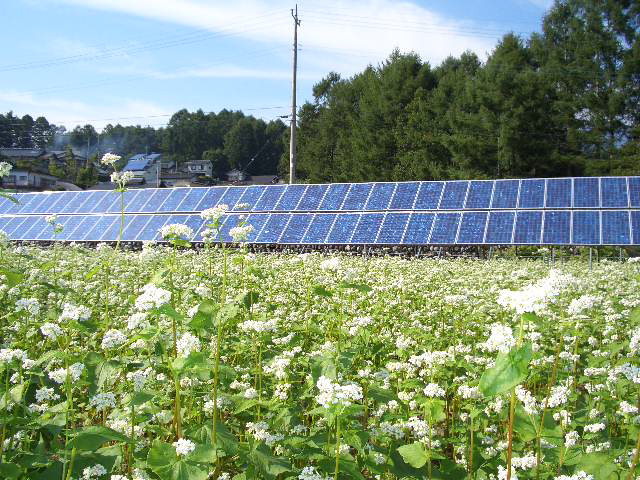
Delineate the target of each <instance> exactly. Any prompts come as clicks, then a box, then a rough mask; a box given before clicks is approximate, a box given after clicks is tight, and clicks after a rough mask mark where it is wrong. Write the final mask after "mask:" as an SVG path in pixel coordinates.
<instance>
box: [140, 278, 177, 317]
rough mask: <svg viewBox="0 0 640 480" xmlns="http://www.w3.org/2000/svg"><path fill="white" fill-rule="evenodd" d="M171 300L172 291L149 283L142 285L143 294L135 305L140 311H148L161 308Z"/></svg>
mask: <svg viewBox="0 0 640 480" xmlns="http://www.w3.org/2000/svg"><path fill="white" fill-rule="evenodd" d="M169 300H171V292H169V291H168V290H164V289H162V288H160V287H156V286H155V285H153V284H151V283H149V284H147V285H145V286H144V287H142V294H141V295H140V296H139V297H138V298H136V302H135V306H136V309H138V310H140V311H147V310H151V309H153V308H159V307H161V306H162V305H164V304H166V303H169Z"/></svg>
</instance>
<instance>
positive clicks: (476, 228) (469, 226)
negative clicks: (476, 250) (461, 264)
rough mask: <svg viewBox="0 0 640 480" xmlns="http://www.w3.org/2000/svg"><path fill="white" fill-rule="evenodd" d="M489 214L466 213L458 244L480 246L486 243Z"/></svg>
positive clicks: (461, 224) (459, 232) (463, 216)
mask: <svg viewBox="0 0 640 480" xmlns="http://www.w3.org/2000/svg"><path fill="white" fill-rule="evenodd" d="M487 215H488V214H487V212H464V213H463V214H462V220H461V221H460V229H459V231H458V238H457V242H456V243H459V244H480V243H483V241H484V231H485V229H486V225H487Z"/></svg>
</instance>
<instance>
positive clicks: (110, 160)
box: [100, 153, 122, 166]
mask: <svg viewBox="0 0 640 480" xmlns="http://www.w3.org/2000/svg"><path fill="white" fill-rule="evenodd" d="M121 158H122V157H121V156H120V155H116V154H114V153H105V154H104V155H103V156H102V158H101V159H100V163H102V164H103V165H109V166H113V165H115V164H116V163H118V161H119V160H120V159H121Z"/></svg>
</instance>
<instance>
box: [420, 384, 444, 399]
mask: <svg viewBox="0 0 640 480" xmlns="http://www.w3.org/2000/svg"><path fill="white" fill-rule="evenodd" d="M423 393H424V396H425V397H428V398H442V397H444V394H445V391H444V388H442V387H441V386H440V385H438V384H437V383H430V384H428V385H427V386H426V387H424V390H423Z"/></svg>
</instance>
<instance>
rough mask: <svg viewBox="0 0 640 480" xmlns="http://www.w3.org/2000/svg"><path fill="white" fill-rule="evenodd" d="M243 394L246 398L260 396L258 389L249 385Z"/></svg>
mask: <svg viewBox="0 0 640 480" xmlns="http://www.w3.org/2000/svg"><path fill="white" fill-rule="evenodd" d="M243 396H244V398H256V397H257V396H258V391H257V390H256V389H255V388H253V387H249V388H247V389H246V390H245V391H244V393H243Z"/></svg>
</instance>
